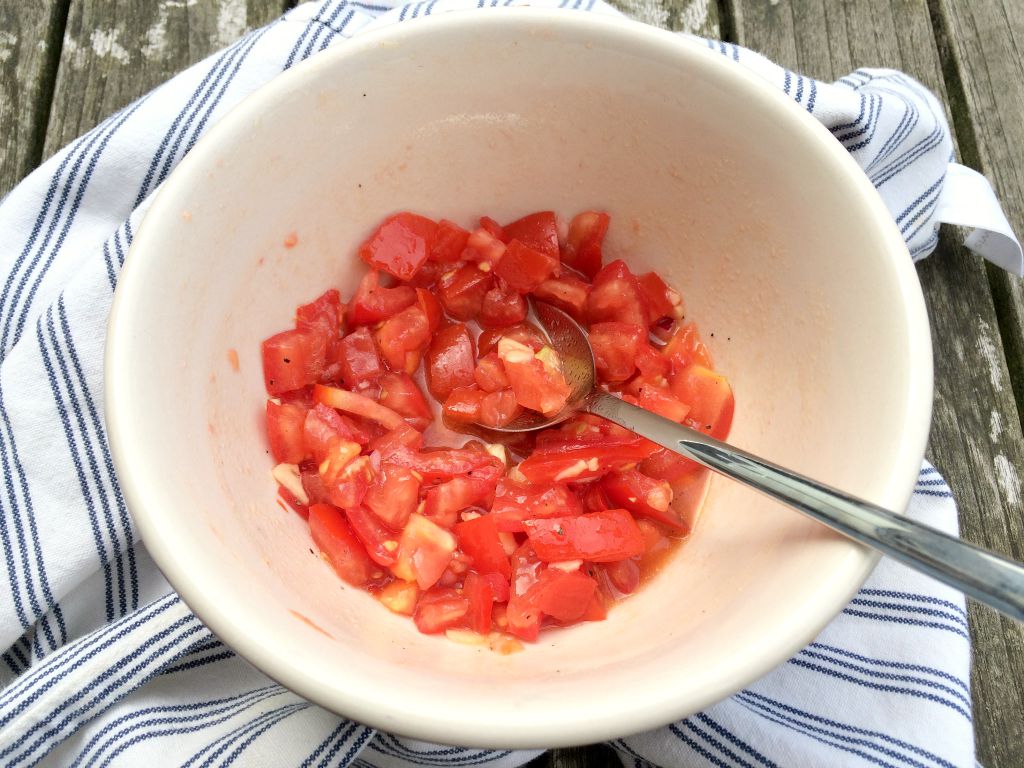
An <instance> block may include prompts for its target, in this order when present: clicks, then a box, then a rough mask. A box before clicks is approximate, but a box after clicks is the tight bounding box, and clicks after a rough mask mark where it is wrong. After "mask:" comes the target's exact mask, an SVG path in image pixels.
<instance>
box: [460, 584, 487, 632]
mask: <svg viewBox="0 0 1024 768" xmlns="http://www.w3.org/2000/svg"><path fill="white" fill-rule="evenodd" d="M462 596H463V597H465V598H466V600H468V601H469V608H468V609H467V611H466V627H468V628H469V629H471V630H473V631H474V632H476V633H477V634H480V635H485V634H487V632H488V631H490V629H491V613H492V612H493V610H494V592H493V591H492V589H491V584H490V582H489V581H488V580H487V579H485V578H484V577H483V576H480V575H479V574H477V573H474V572H473V571H470V572H469V573H467V574H466V578H465V580H464V582H463V584H462Z"/></svg>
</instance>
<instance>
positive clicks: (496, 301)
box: [477, 280, 526, 328]
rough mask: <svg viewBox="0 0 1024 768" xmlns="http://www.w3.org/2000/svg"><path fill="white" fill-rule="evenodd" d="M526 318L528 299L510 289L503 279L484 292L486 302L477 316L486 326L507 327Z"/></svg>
mask: <svg viewBox="0 0 1024 768" xmlns="http://www.w3.org/2000/svg"><path fill="white" fill-rule="evenodd" d="M525 319H526V300H525V299H523V297H522V296H521V295H520V294H519V293H517V292H516V291H513V290H510V289H509V288H508V286H506V285H504V284H503V282H502V281H501V280H496V281H495V284H494V287H493V288H491V289H490V290H489V291H487V293H485V294H484V302H483V304H482V305H481V307H480V315H479V317H478V318H477V320H478V321H479V323H480V325H481V326H482V327H484V328H505V327H507V326H510V325H515V324H516V323H521V322H523V320H525Z"/></svg>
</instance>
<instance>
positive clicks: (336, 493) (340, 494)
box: [320, 443, 374, 510]
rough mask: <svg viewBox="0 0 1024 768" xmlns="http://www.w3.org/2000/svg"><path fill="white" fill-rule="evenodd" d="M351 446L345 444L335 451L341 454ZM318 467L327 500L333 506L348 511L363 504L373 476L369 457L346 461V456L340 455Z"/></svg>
mask: <svg viewBox="0 0 1024 768" xmlns="http://www.w3.org/2000/svg"><path fill="white" fill-rule="evenodd" d="M352 445H355V443H345V444H343V446H341V447H340V448H338V447H336V448H335V451H337V452H339V454H341V452H342V451H344V450H345V449H347V448H349V447H351V446H352ZM320 467H321V469H320V477H322V478H323V480H324V488H325V489H326V491H327V498H328V499H330V501H331V503H332V504H333V505H334V506H336V507H340V508H341V509H344V510H350V509H354V508H355V507H358V506H359V505H360V504H362V503H363V499H364V498H365V496H366V491H367V489H368V488H369V487H370V483H371V482H373V475H374V472H373V466H372V464H371V462H370V457H369V456H357V457H355V458H351V459H348V457H347V454H342V455H341V458H340V459H338V460H335V459H334V458H328V459H327V460H325V461H324V462H323V463H322V464H321V465H320Z"/></svg>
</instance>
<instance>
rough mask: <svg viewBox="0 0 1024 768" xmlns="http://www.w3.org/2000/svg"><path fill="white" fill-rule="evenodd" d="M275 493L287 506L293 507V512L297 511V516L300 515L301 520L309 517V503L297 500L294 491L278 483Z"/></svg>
mask: <svg viewBox="0 0 1024 768" xmlns="http://www.w3.org/2000/svg"><path fill="white" fill-rule="evenodd" d="M277 495H278V497H280V499H281V501H283V502H284V503H285V504H287V505H288V506H289V507H291V508H292V509H294V510H295V512H296V513H298V515H299V517H301V518H302V519H303V520H308V519H309V505H308V504H303V503H302V502H301V501H299V500H298V498H296V496H295V494H294V493H292V492H291V491H289V490H288V489H287V488H285V487H284V486H283V485H279V486H277Z"/></svg>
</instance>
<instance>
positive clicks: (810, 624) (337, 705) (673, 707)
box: [104, 7, 933, 748]
mask: <svg viewBox="0 0 1024 768" xmlns="http://www.w3.org/2000/svg"><path fill="white" fill-rule="evenodd" d="M481 25H491V26H500V25H506V26H507V27H508V29H509V30H510V31H512V30H514V29H517V28H519V29H522V28H523V27H530V26H536V25H546V26H548V27H553V28H558V31H559V32H564V33H567V34H577V35H579V34H599V35H601V36H602V40H603V41H605V42H608V43H612V42H614V44H616V45H618V46H620V47H621V48H623V49H624V50H630V49H632V50H642V51H643V52H644V53H645V54H646V55H648V56H651V57H657V58H660V59H666V60H674V61H676V62H678V64H679V65H680V67H689V68H692V69H694V70H697V71H700V70H703V71H705V72H711V73H713V74H714V76H716V77H718V78H720V80H722V81H726V82H729V83H730V85H731V86H733V87H735V88H736V89H737V91H738V92H739V96H740V97H743V96H747V97H749V99H750V101H751V103H752V104H753V105H754V107H755V108H767V109H774V110H776V111H777V112H778V113H779V116H780V119H785V120H788V121H789V122H790V123H792V125H793V129H794V130H795V131H799V132H800V133H801V134H802V138H803V139H804V140H805V141H807V142H812V143H815V144H817V145H818V146H819V149H820V150H821V151H822V152H824V153H825V154H826V155H828V156H830V157H831V159H833V160H834V161H835V168H834V170H835V183H841V184H844V185H845V186H846V187H847V188H848V190H849V193H850V196H851V205H853V204H856V205H858V206H861V208H862V210H865V212H866V213H868V214H870V217H871V219H872V220H873V221H874V222H875V223H876V224H877V228H878V233H877V234H878V236H879V239H880V241H881V242H883V243H885V245H886V251H887V252H888V253H890V254H891V255H892V257H893V258H892V259H891V269H892V279H893V282H894V285H895V287H896V289H897V291H898V294H899V296H900V297H901V300H902V309H903V321H904V323H905V327H906V332H907V337H908V339H909V341H910V343H911V347H910V355H911V358H912V359H911V360H910V361H909V362H910V365H909V373H908V389H909V392H910V395H911V396H910V397H909V398H908V400H907V402H908V407H907V411H906V413H905V414H904V416H903V423H902V424H901V425H900V426H901V429H902V431H901V438H900V442H899V447H898V456H899V458H898V460H897V461H896V462H894V467H895V469H894V470H893V471H892V472H891V473H890V477H889V478H888V481H887V483H886V487H885V492H884V493H883V494H882V495H881V498H880V501H881V503H883V504H887V505H889V506H891V507H893V508H895V509H900V510H903V509H905V508H906V505H907V503H908V502H909V499H910V495H911V492H912V490H913V487H914V483H915V481H916V477H917V468H918V467H919V466H920V463H921V460H922V459H923V458H924V452H925V444H926V442H927V437H928V431H929V427H930V421H931V408H932V398H933V379H932V350H931V334H930V330H929V325H928V320H927V313H926V310H925V304H924V298H923V294H922V292H921V286H920V283H919V281H918V279H917V276H916V272H915V270H914V268H913V263H912V261H911V259H910V256H909V253H908V252H907V248H906V245H905V244H904V241H903V239H902V237H901V236H900V234H899V231H898V229H897V227H896V224H895V222H893V220H892V217H891V214H890V213H889V211H888V210H887V209H886V208H885V205H884V204H883V202H882V200H881V197H880V196H879V195H878V193H877V191H876V190H875V189H874V187H873V186H872V185H871V184H870V182H869V180H868V178H867V177H866V176H865V175H864V173H863V172H862V171H861V169H860V168H859V167H858V166H857V164H856V163H855V162H854V160H853V159H852V158H851V157H850V156H849V154H848V153H847V152H846V150H845V149H844V148H843V147H842V145H841V144H839V142H837V141H836V140H835V138H834V137H833V136H832V135H831V133H829V131H828V130H827V129H826V128H825V127H824V126H823V125H821V124H820V123H819V122H818V121H817V120H816V119H815V118H813V117H812V116H811V115H810V114H809V113H808V112H807V111H806V110H805V109H804V108H803V107H801V106H800V105H798V104H796V103H795V102H794V101H793V100H792V99H791V98H790V97H788V96H786V95H785V94H783V92H782V91H780V90H778V89H776V88H774V87H773V86H772V85H770V84H769V83H768V82H767V81H765V80H763V79H762V78H760V77H759V76H758V75H756V74H755V73H753V72H752V71H750V70H748V69H747V68H745V67H742V66H736V64H735V63H734V62H732V61H731V60H729V59H727V58H726V57H723V56H722V55H721V54H719V53H717V52H715V51H711V50H709V49H708V48H707V47H706V45H705V44H704V43H703V42H702V41H700V40H698V39H696V38H690V37H688V36H682V35H678V34H675V33H672V32H669V31H667V30H662V29H658V28H656V27H652V26H650V25H647V24H643V23H641V22H636V21H632V20H629V19H626V18H622V17H614V16H608V15H602V14H592V13H578V12H573V11H566V10H561V9H543V8H529V7H517V8H489V9H487V12H486V13H480V12H479V11H477V10H476V9H473V10H466V11H451V12H447V13H442V14H438V15H434V16H428V17H423V18H420V19H415V20H412V21H411V22H405V23H401V24H390V25H386V26H382V27H379V28H376V29H374V30H372V31H368V32H366V33H365V34H361V35H357V36H356V37H354V38H352V39H350V40H347V41H345V42H344V43H343V44H341V45H337V46H334V47H331V48H328V49H326V50H325V51H323V52H321V53H319V54H317V55H316V56H313V57H310V58H309V59H307V60H305V61H303V62H301V63H299V64H297V65H296V66H294V67H292V68H291V69H289V70H287V71H285V72H283V73H282V74H280V75H278V76H276V77H274V78H273V79H272V80H271V81H269V82H268V83H266V84H265V85H263V86H262V87H260V88H259V89H257V90H256V91H254V92H253V93H252V94H250V95H249V96H247V97H245V98H244V99H243V100H242V101H241V102H240V103H239V104H238V105H236V106H235V107H233V108H232V109H231V110H230V111H229V112H228V113H227V114H225V115H224V116H223V117H222V118H221V119H220V120H219V121H218V122H217V123H216V124H215V125H214V126H212V127H211V128H210V130H209V131H208V132H207V134H206V135H204V136H203V137H202V138H201V139H200V140H199V141H198V142H197V143H196V145H195V147H193V149H192V150H191V152H190V153H189V154H188V155H187V156H186V157H185V158H184V159H183V160H182V162H181V163H180V164H179V165H178V167H177V168H176V169H175V170H174V171H173V172H172V173H171V174H170V176H169V177H168V179H167V180H166V181H165V182H164V183H163V185H162V186H161V188H160V189H159V190H158V192H157V193H156V195H155V197H154V200H153V202H152V204H151V206H150V208H149V210H148V211H147V213H146V215H145V217H144V220H143V222H142V224H141V226H140V227H139V229H138V232H137V234H136V236H135V238H134V241H133V243H132V246H131V248H130V249H129V253H128V256H127V258H126V260H125V264H124V267H123V268H122V271H121V274H120V277H119V279H118V285H117V289H116V292H115V296H114V300H113V304H112V308H111V312H110V316H109V320H108V324H107V340H106V345H105V363H104V378H105V397H104V404H105V408H104V410H105V419H106V426H107V435H108V440H109V442H110V446H111V451H112V456H113V460H114V464H115V467H116V468H117V470H118V478H119V481H120V483H121V485H122V488H123V492H124V496H125V499H126V501H127V505H128V507H129V510H130V512H131V514H132V517H133V519H134V520H135V523H136V526H137V528H138V530H139V532H140V534H141V536H142V539H143V541H144V542H145V544H146V547H147V549H148V551H149V553H150V555H151V556H152V558H153V560H154V561H155V563H156V564H157V565H158V567H159V568H160V570H161V571H162V572H163V573H164V575H165V576H166V578H167V580H168V582H169V583H170V584H171V586H172V588H173V589H174V590H175V591H177V593H178V594H179V595H180V596H181V598H182V600H183V601H184V602H185V604H186V605H187V606H188V607H189V608H190V609H191V610H192V611H194V612H195V614H196V615H197V616H198V617H199V618H200V619H201V620H202V621H203V622H204V623H205V624H206V625H207V626H208V627H209V628H210V629H211V630H212V631H213V632H214V633H215V634H216V635H217V637H218V638H220V639H221V640H222V641H223V642H224V643H225V644H226V645H228V646H229V647H230V648H232V649H233V650H235V651H236V652H238V653H239V655H240V656H242V657H243V658H245V659H246V660H248V661H249V662H250V663H252V664H253V665H254V666H255V667H256V668H257V669H259V670H260V671H261V672H262V673H264V674H266V675H267V676H269V677H270V678H272V679H273V680H275V681H277V682H279V683H281V684H282V685H284V686H285V687H286V688H288V689H290V690H292V691H295V692H296V693H298V694H299V695H301V696H303V697H305V698H307V699H309V700H311V701H313V702H314V703H316V704H319V705H320V706H323V707H324V708H326V709H328V710H330V711H332V712H336V713H339V714H341V715H342V716H343V717H347V718H351V719H353V720H355V721H357V722H360V723H363V724H365V725H369V726H372V727H376V728H380V729H382V730H386V731H388V732H391V733H396V734H399V735H402V736H408V737H413V738H418V739H424V740H428V741H433V742H438V743H445V744H457V745H464V746H472V747H482V748H551V747H559V746H571V745H578V744H586V743H593V742H597V741H603V740H607V739H609V738H617V737H620V736H626V735H630V734H635V733H639V732H642V731H646V730H650V729H652V728H656V727H660V726H663V725H665V724H667V723H670V722H674V721H676V720H678V719H680V718H682V717H685V716H687V715H689V714H692V713H693V712H697V711H700V710H701V709H703V708H704V707H706V706H708V705H710V704H713V703H715V702H717V701H719V700H722V699H724V698H726V697H727V696H729V695H731V694H732V693H734V692H736V691H738V690H740V689H741V688H743V687H745V686H746V685H748V684H750V683H751V682H753V681H754V680H756V679H757V678H759V677H760V676H762V675H763V674H765V673H766V672H768V671H770V670H771V669H772V668H774V667H775V666H777V665H778V664H780V663H782V662H784V661H785V660H786V659H787V658H789V657H790V656H792V655H793V654H794V653H795V652H797V651H798V650H799V649H800V648H802V647H804V646H805V645H806V644H807V643H809V642H810V641H811V640H813V639H814V637H815V636H817V634H818V633H819V632H820V631H821V630H822V629H823V628H824V627H825V625H826V624H828V623H829V622H830V621H831V620H832V619H833V618H834V616H835V615H836V614H837V613H838V612H839V611H840V610H841V609H842V608H843V606H845V605H846V603H847V602H848V601H849V600H850V598H852V597H853V595H854V594H855V593H856V592H857V591H858V590H859V589H860V587H861V585H862V584H863V582H864V580H865V579H866V578H867V576H868V575H869V574H870V573H871V571H872V570H873V568H874V566H875V564H876V563H877V562H878V559H879V557H880V555H879V554H878V553H876V552H874V551H872V550H869V549H867V548H865V547H863V546H861V545H858V544H854V543H852V542H850V544H849V546H850V550H849V551H850V553H851V556H850V557H849V558H846V560H845V561H844V569H845V573H846V576H847V578H846V580H845V581H844V582H843V583H842V584H840V585H839V586H838V587H837V588H836V589H835V590H833V592H831V593H830V594H828V595H827V596H821V597H819V599H817V600H816V601H815V602H814V603H813V604H810V605H808V604H804V605H802V606H801V610H800V611H799V613H798V614H797V615H795V616H794V617H791V619H790V620H787V621H786V622H780V625H784V626H780V628H779V630H778V631H777V632H776V633H775V634H774V635H772V636H771V637H768V638H765V642H764V645H763V646H762V647H761V649H760V650H759V652H758V653H756V654H751V655H750V658H748V659H745V660H743V661H741V662H740V663H738V664H736V665H734V666H731V667H730V668H729V670H728V671H727V672H723V673H722V674H721V676H720V678H719V679H718V684H717V685H713V686H708V688H707V689H706V690H704V691H702V692H701V693H700V694H698V695H696V696H690V697H689V698H687V699H685V700H683V699H680V697H679V696H678V695H673V693H672V692H671V691H667V690H664V688H665V686H652V687H650V688H649V692H650V694H651V695H650V697H649V698H645V699H644V700H643V701H632V702H631V703H630V706H629V708H628V710H626V711H622V710H618V711H595V710H594V709H593V708H583V709H580V710H578V711H577V710H574V709H573V708H568V707H566V708H563V710H562V713H561V715H560V717H559V719H558V720H557V721H554V720H552V719H547V720H545V719H543V718H534V719H532V720H531V719H529V717H528V716H526V715H527V713H525V712H524V713H523V715H524V717H523V719H521V720H520V721H518V722H506V723H504V724H503V726H502V728H500V729H498V728H495V727H494V721H493V719H491V717H489V716H488V713H487V712H481V713H480V715H479V718H478V719H475V720H472V719H461V720H460V719H457V718H452V717H450V716H447V717H446V716H445V713H444V712H443V711H442V712H425V711H422V710H418V709H409V708H407V707H406V705H403V704H402V702H400V701H395V698H396V697H394V696H393V695H389V691H388V690H384V691H381V692H376V695H374V694H373V692H368V691H366V690H362V689H359V690H352V689H345V688H344V686H337V685H327V684H324V683H323V681H322V680H319V679H316V678H315V677H313V676H312V675H309V674H306V673H305V672H304V671H303V670H302V669H300V668H299V667H298V666H296V664H294V663H293V661H292V659H291V658H289V657H288V656H286V655H285V654H278V653H274V652H273V651H272V650H271V649H269V648H268V647H267V646H265V645H264V644H263V643H261V642H260V641H259V639H256V638H255V637H254V635H253V634H252V633H250V632H248V631H246V616H245V614H244V612H242V611H240V610H238V609H237V608H236V607H235V606H232V605H227V606H225V605H223V604H220V603H218V601H217V599H216V597H215V593H214V592H213V591H212V590H210V589H209V586H210V585H209V583H208V582H206V581H204V580H203V578H201V577H200V576H199V575H197V571H195V570H193V569H191V568H188V567H184V565H183V563H181V561H180V560H179V557H178V555H177V553H176V552H174V551H173V550H172V548H171V547H169V546H167V545H166V544H165V543H164V541H163V537H162V536H161V535H160V531H161V529H162V527H163V525H164V521H162V519H161V515H160V514H159V512H158V511H157V509H156V508H157V507H158V506H160V505H157V504H153V505H151V504H150V503H149V502H147V494H146V492H145V490H144V489H143V488H141V487H139V484H138V483H136V482H135V473H133V472H132V471H131V469H132V467H133V465H134V464H135V462H136V461H140V458H139V456H138V455H137V453H136V452H135V451H134V450H133V448H134V447H135V446H137V445H141V443H140V442H139V440H138V438H137V437H136V436H133V431H134V429H135V426H136V425H135V424H134V423H133V420H132V419H131V418H130V417H129V416H128V414H125V413H123V410H122V408H121V407H120V406H121V403H122V402H123V398H122V392H123V391H127V390H128V389H129V388H130V381H131V376H130V371H131V358H130V355H126V350H127V348H128V347H129V346H130V342H131V332H130V327H131V324H130V323H128V322H127V319H128V318H129V317H130V314H129V312H130V310H129V309H127V308H126V307H127V306H128V305H129V304H131V303H132V301H131V298H130V297H131V296H132V294H133V292H135V291H137V290H140V289H141V288H142V287H143V286H144V285H145V270H146V264H147V260H146V259H141V258H132V257H133V255H134V254H135V252H136V251H145V250H147V249H149V248H150V247H155V246H151V243H150V235H149V233H150V232H152V231H153V230H154V229H156V227H155V226H153V225H152V222H154V221H157V220H161V219H165V218H166V217H176V216H177V215H178V213H179V211H178V209H177V208H176V207H175V204H174V202H173V198H174V197H175V193H176V191H177V190H178V189H179V188H187V186H188V185H190V183H191V181H192V179H193V178H194V177H196V176H197V174H199V173H201V172H202V169H203V168H204V167H207V164H208V163H209V162H210V160H211V159H212V158H213V156H214V155H215V153H216V152H217V151H218V146H219V145H220V143H221V142H223V141H225V140H229V139H230V137H232V136H234V135H237V134H238V133H240V132H244V130H245V129H246V127H247V126H249V125H251V121H252V119H253V118H254V117H257V116H260V115H262V114H265V113H266V112H267V111H268V110H267V108H268V107H269V106H271V105H273V104H274V103H275V101H277V100H278V99H279V98H281V97H283V96H285V95H286V94H287V93H289V92H290V91H292V90H293V89H295V88H298V87H302V85H303V83H305V82H306V81H310V80H316V79H317V77H318V76H319V75H320V74H322V73H324V72H328V71H331V70H333V69H334V68H335V67H339V66H344V62H346V61H347V60H349V59H353V58H355V59H357V60H358V58H359V57H360V56H361V55H363V53H365V52H367V51H368V50H372V49H374V48H377V47H379V46H381V45H382V44H385V45H386V44H395V43H399V42H401V41H402V40H406V39H408V38H411V37H419V36H424V35H432V34H437V33H444V32H455V33H458V32H463V33H465V32H472V31H473V30H475V29H478V28H479V27H480V26H481ZM517 25H518V27H517ZM912 466H913V472H912V473H911V471H910V470H911V467H912ZM397 698H401V697H397ZM524 709H526V708H520V711H521V710H524Z"/></svg>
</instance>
